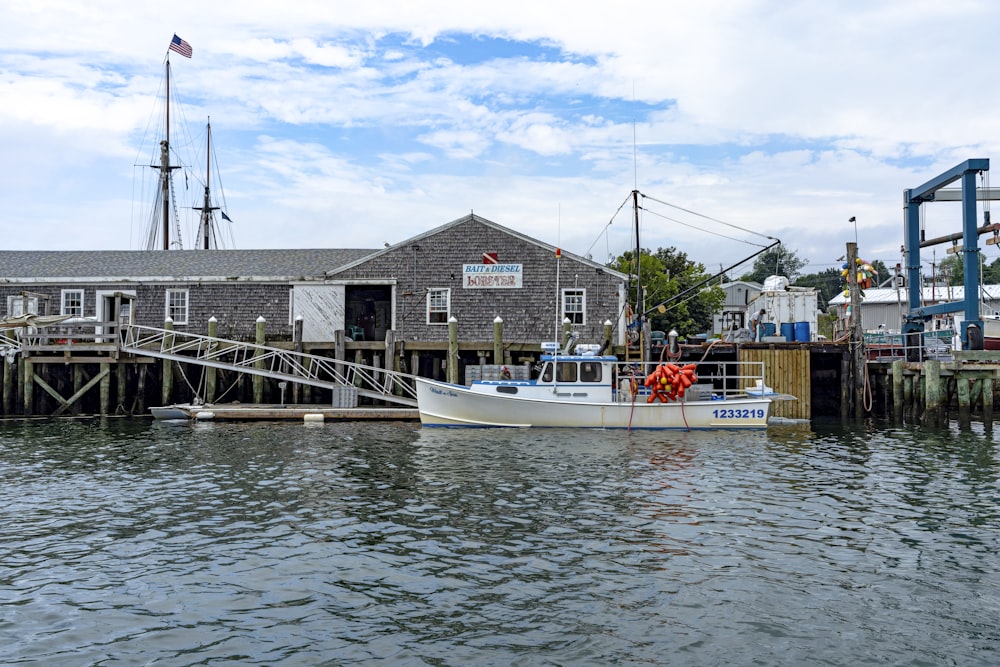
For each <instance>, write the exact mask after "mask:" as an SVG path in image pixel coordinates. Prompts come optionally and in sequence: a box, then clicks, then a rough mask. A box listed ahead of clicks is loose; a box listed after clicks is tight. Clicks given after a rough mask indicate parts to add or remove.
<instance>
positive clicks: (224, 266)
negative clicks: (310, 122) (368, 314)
mask: <svg viewBox="0 0 1000 667" xmlns="http://www.w3.org/2000/svg"><path fill="white" fill-rule="evenodd" d="M554 250H555V248H554V247H553V246H551V245H547V244H545V243H542V242H540V241H538V240H536V239H533V238H531V237H528V236H525V235H523V234H519V233H517V232H514V231H512V230H509V229H506V228H504V227H501V226H500V225H498V224H496V223H493V222H490V221H489V220H486V219H484V218H481V217H479V216H476V215H468V216H465V217H464V218H460V219H458V220H455V221H453V222H450V223H447V224H445V225H442V226H440V227H438V228H436V229H433V230H430V231H428V232H425V233H423V234H420V235H418V236H415V237H413V238H412V239H409V240H407V241H404V242H403V243H400V244H398V245H396V246H392V247H390V248H388V249H385V250H379V251H375V250H358V249H354V250H351V249H348V250H329V249H317V250H180V251H161V250H156V251H80V252H74V251H24V252H22V251H0V299H2V301H0V308H2V309H3V312H4V315H9V314H10V313H9V312H8V310H7V297H8V296H11V295H17V294H20V293H21V292H22V291H28V292H32V293H40V294H47V295H49V296H50V297H51V299H50V301H49V304H48V309H47V310H45V309H44V308H43V312H46V313H48V314H56V313H59V311H60V296H61V291H62V290H63V289H82V290H84V292H85V295H84V296H85V298H84V308H85V311H84V315H85V316H87V317H93V316H95V315H96V312H95V296H96V292H97V291H98V290H101V291H108V292H110V291H116V290H118V291H123V292H131V293H135V294H136V312H135V318H134V321H135V322H136V323H137V324H143V325H148V326H156V327H159V326H162V325H163V322H164V318H165V314H166V305H165V297H166V291H167V290H168V289H186V290H188V295H189V299H188V322H187V324H180V323H176V324H175V326H176V327H177V328H178V329H180V330H185V331H190V332H193V333H205V332H207V329H208V319H209V318H210V317H213V316H214V317H215V318H216V319H217V320H218V323H219V336H221V337H223V338H235V339H251V338H252V337H253V336H254V332H255V327H256V320H257V318H258V317H260V316H263V317H264V318H265V319H266V320H267V335H268V338H270V339H288V338H290V337H291V333H292V331H291V330H292V327H291V325H290V323H289V314H290V298H291V296H290V295H291V291H292V289H293V285H295V284H299V285H302V284H310V283H315V284H323V283H327V284H330V283H342V284H345V285H346V286H347V292H346V298H347V300H348V301H349V300H350V298H351V291H350V290H351V289H352V286H354V287H353V289H355V292H356V293H358V294H360V293H359V292H357V290H359V289H363V288H364V287H365V286H369V285H384V286H386V288H385V291H384V292H383V293H384V294H391V295H392V298H393V300H394V305H395V311H394V313H393V317H394V323H393V326H394V327H395V329H396V330H397V333H398V336H399V337H400V338H402V339H403V340H410V341H421V342H423V341H429V342H442V341H447V339H448V327H447V325H446V324H438V325H429V324H427V291H428V289H434V288H448V289H450V290H451V314H452V315H453V316H454V317H456V318H457V319H458V323H459V339H460V340H463V341H491V340H492V338H493V320H494V318H495V317H496V316H498V315H499V316H500V317H501V318H503V320H504V339H505V340H506V341H508V342H512V343H526V344H537V343H539V342H541V341H543V340H551V339H553V338H554V337H555V336H556V335H557V328H559V325H558V324H557V315H556V312H557V305H559V304H558V302H557V298H558V296H557V293H556V268H557V266H558V267H559V281H560V285H559V286H560V288H561V289H564V288H568V287H577V288H581V289H585V290H586V304H585V309H586V322H585V323H584V324H583V325H578V326H576V327H574V328H575V329H576V330H577V331H578V332H579V333H580V338H581V341H589V342H600V340H601V338H602V336H603V328H604V326H603V323H604V321H605V320H611V321H612V322H615V323H617V322H618V318H619V316H620V313H619V291H620V289H621V284H622V281H623V280H625V278H626V277H625V276H623V275H622V274H619V273H617V272H614V271H610V270H605V269H604V268H603V267H601V266H600V265H599V264H596V263H594V262H592V261H590V260H587V259H584V258H582V257H577V256H574V255H572V254H570V253H563V258H562V259H561V260H558V262H557V260H556V259H555V256H554ZM486 252H495V253H497V255H498V260H499V262H500V263H501V264H521V265H522V267H523V272H522V275H523V282H522V286H521V288H519V289H465V288H463V286H462V280H463V275H462V266H463V264H482V261H483V253H486ZM599 271H600V272H599ZM358 298H359V299H360V298H367V296H366V295H363V294H362V295H361V296H359V297H358ZM386 298H388V297H386ZM344 307H345V304H336V308H334V310H336V309H337V308H339V309H341V310H342V309H343V308H344ZM348 324H350V323H348ZM386 326H387V323H383V324H381V325H380V329H379V330H380V331H381V330H384V328H385V327H386Z"/></svg>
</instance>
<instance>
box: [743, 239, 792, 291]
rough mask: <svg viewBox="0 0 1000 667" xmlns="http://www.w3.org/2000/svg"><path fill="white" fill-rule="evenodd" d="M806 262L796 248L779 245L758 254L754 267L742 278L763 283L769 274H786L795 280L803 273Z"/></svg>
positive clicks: (790, 279)
mask: <svg viewBox="0 0 1000 667" xmlns="http://www.w3.org/2000/svg"><path fill="white" fill-rule="evenodd" d="M806 264H807V262H806V261H805V260H802V259H799V258H798V256H797V255H796V254H795V251H794V250H789V249H787V248H786V247H785V246H783V245H779V246H776V247H774V248H771V249H770V250H768V251H767V252H765V253H763V254H761V255H758V256H757V259H755V260H754V263H753V269H752V270H751V271H750V272H749V273H745V274H743V275H742V276H740V280H747V281H752V282H756V283H763V282H764V279H765V278H767V277H768V276H785V277H786V278H788V280H789V281H794V280H795V279H796V278H798V277H799V276H800V275H801V269H802V267H804V266H805V265H806Z"/></svg>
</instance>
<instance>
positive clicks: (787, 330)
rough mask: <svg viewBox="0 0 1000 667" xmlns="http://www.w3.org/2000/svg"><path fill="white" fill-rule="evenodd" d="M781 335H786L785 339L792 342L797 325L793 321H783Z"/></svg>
mask: <svg viewBox="0 0 1000 667" xmlns="http://www.w3.org/2000/svg"><path fill="white" fill-rule="evenodd" d="M781 335H782V336H784V337H785V340H786V341H788V342H789V343H791V342H792V341H793V340H795V325H794V324H792V323H791V322H782V323H781Z"/></svg>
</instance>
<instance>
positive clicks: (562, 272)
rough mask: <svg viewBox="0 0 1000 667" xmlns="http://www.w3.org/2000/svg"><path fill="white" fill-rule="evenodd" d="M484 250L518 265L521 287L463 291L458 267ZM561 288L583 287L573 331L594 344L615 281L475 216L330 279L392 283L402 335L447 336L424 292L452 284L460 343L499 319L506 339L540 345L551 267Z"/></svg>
mask: <svg viewBox="0 0 1000 667" xmlns="http://www.w3.org/2000/svg"><path fill="white" fill-rule="evenodd" d="M484 252H495V253H497V255H498V260H499V262H500V263H501V264H522V265H523V282H522V287H521V288H520V289H465V288H463V287H462V266H463V265H464V264H481V263H482V261H483V253H484ZM557 263H558V266H559V286H560V292H561V290H562V289H563V288H568V287H578V288H582V289H585V290H586V323H585V324H584V325H582V326H576V327H574V329H575V330H576V331H578V332H579V333H580V338H581V342H583V341H592V342H600V340H601V338H602V336H603V329H604V324H603V323H604V321H605V320H611V321H612V322H617V319H618V315H619V313H618V309H619V305H618V304H619V297H618V292H619V285H620V282H621V280H620V278H619V277H616V276H617V274H614V273H613V272H605V273H598V272H597V268H598V266H599V265H597V264H595V263H593V262H589V261H587V260H584V259H583V258H579V257H576V256H574V255H571V254H569V253H565V252H564V253H563V258H562V259H561V260H556V259H555V253H554V247H552V246H548V245H546V244H543V243H540V242H537V241H534V240H531V239H527V238H526V237H523V236H521V235H517V234H514V233H511V232H510V231H509V230H506V229H504V228H502V227H500V226H499V225H496V224H495V223H490V222H489V221H486V220H484V219H482V218H479V217H478V216H468V217H466V218H464V219H461V220H459V221H455V222H454V223H451V224H449V225H445V226H443V227H441V228H439V229H438V230H436V231H434V232H431V233H429V234H426V235H423V236H420V237H415V238H414V239H411V240H410V241H407V242H404V243H402V244H399V245H398V246H393V247H392V248H390V249H388V250H385V251H381V252H379V253H377V254H376V255H375V256H372V257H369V258H367V259H364V260H362V261H360V262H359V263H357V264H355V265H354V266H350V267H348V268H346V269H343V270H341V271H338V272H335V273H332V274H331V275H330V278H331V279H335V280H338V281H339V280H343V281H346V282H348V283H349V282H351V281H359V280H380V279H382V280H389V279H391V280H394V281H395V283H396V290H397V292H396V317H397V321H396V328H397V330H398V331H399V332H400V334H401V335H402V336H403V337H404V338H405V339H408V340H419V341H446V340H447V339H448V327H447V326H446V325H428V324H427V323H426V321H427V315H426V313H427V290H428V289H434V288H450V289H451V314H452V315H453V316H454V317H455V318H456V319H457V320H458V336H459V339H460V340H465V341H477V340H478V341H489V340H492V338H493V320H494V318H495V317H496V316H500V317H501V318H502V319H503V321H504V339H505V340H507V341H511V342H523V343H538V342H540V341H542V340H552V338H553V336H555V332H556V326H557V324H556V322H557V316H556V312H557V311H556V307H557V304H556V298H557V296H556V289H555V284H556V267H557Z"/></svg>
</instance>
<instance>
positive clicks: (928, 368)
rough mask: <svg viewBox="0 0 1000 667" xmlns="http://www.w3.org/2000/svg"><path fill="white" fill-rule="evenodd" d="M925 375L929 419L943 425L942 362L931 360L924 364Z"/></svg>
mask: <svg viewBox="0 0 1000 667" xmlns="http://www.w3.org/2000/svg"><path fill="white" fill-rule="evenodd" d="M924 375H925V376H926V383H927V390H926V396H927V399H926V401H925V402H924V405H925V406H926V410H927V412H926V414H927V418H928V419H929V420H930V422H931V423H932V424H935V425H937V424H940V423H941V418H942V414H941V362H940V361H937V360H936V359H931V360H929V361H927V362H926V363H925V364H924Z"/></svg>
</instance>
